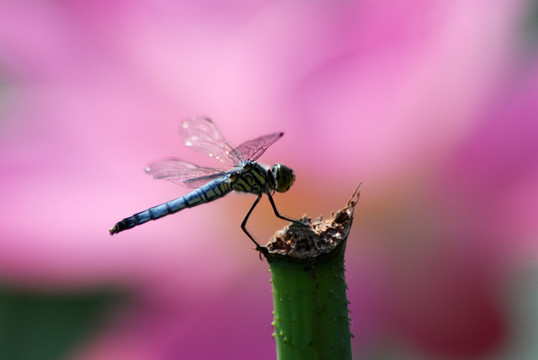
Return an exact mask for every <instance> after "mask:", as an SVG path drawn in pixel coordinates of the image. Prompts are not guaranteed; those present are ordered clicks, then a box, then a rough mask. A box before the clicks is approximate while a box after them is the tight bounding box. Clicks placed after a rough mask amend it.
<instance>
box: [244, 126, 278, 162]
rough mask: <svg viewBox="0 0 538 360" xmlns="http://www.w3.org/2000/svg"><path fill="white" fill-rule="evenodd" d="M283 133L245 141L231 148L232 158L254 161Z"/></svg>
mask: <svg viewBox="0 0 538 360" xmlns="http://www.w3.org/2000/svg"><path fill="white" fill-rule="evenodd" d="M282 135H284V133H283V132H279V133H274V134H269V135H265V136H260V137H259V138H256V139H254V140H249V141H245V142H244V143H242V144H241V145H239V146H238V147H237V148H235V149H234V150H233V154H234V158H237V159H238V160H240V162H242V161H254V160H256V159H257V158H259V157H260V156H262V154H263V153H264V152H265V150H267V148H268V147H269V146H271V145H273V144H274V143H275V142H276V141H277V140H278V139H280V138H281V137H282Z"/></svg>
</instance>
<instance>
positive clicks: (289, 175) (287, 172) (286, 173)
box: [271, 164, 295, 193]
mask: <svg viewBox="0 0 538 360" xmlns="http://www.w3.org/2000/svg"><path fill="white" fill-rule="evenodd" d="M271 175H272V176H273V179H274V184H275V190H276V191H278V192H281V193H282V192H286V191H288V190H289V188H290V187H291V185H292V184H293V182H294V181H295V175H293V170H292V169H290V168H289V167H287V166H286V165H283V164H275V165H273V167H272V168H271Z"/></svg>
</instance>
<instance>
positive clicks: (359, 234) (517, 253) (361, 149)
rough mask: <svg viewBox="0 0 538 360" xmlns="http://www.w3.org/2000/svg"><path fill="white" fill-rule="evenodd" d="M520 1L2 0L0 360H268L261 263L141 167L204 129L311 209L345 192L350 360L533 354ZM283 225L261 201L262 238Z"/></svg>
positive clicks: (302, 209)
mask: <svg viewBox="0 0 538 360" xmlns="http://www.w3.org/2000/svg"><path fill="white" fill-rule="evenodd" d="M537 9H538V6H537V3H536V2H531V1H523V0H493V1H492V0H455V1H425V0H406V1H397V2H395V1H388V0H381V1H374V0H362V1H230V2H222V1H214V0H204V1H192V2H190V1H189V2H187V1H178V2H173V1H141V0H134V1H122V0H114V1H108V0H106V1H105V0H96V1H82V0H62V1H60V0H58V1H52V0H49V1H44V0H43V1H31V2H30V1H24V2H21V1H15V0H3V1H1V2H0V169H1V170H0V212H1V219H2V220H0V284H1V285H0V324H1V325H0V358H2V359H4V358H5V359H30V358H36V359H47V358H67V359H135V360H136V359H141V360H142V359H179V358H181V359H195V358H198V359H215V358H219V359H274V358H275V349H274V347H275V345H274V341H273V340H272V338H271V333H272V328H271V326H270V323H271V320H272V315H271V309H272V295H271V291H270V290H271V287H270V283H269V278H270V274H268V273H267V264H266V263H265V262H262V261H260V260H259V259H258V255H257V253H256V252H255V251H253V250H252V244H251V243H250V241H249V240H248V238H247V237H246V236H245V235H244V234H243V233H242V231H241V229H240V228H239V224H240V223H241V220H242V219H243V216H244V214H245V213H246V211H247V210H248V208H249V206H250V204H251V203H252V201H253V200H254V197H253V196H248V195H243V196H241V195H229V196H228V197H227V198H225V199H222V200H220V201H218V202H214V203H211V204H207V205H204V206H201V207H198V208H194V209H190V210H188V211H185V212H182V213H180V214H176V215H174V216H169V217H166V218H163V219H160V220H159V221H156V222H151V223H148V224H146V225H144V226H141V227H139V228H136V229H132V230H129V231H127V232H124V233H121V234H119V235H117V236H114V237H111V236H110V235H109V234H108V231H107V230H108V228H109V227H111V226H112V225H113V224H114V223H115V222H116V221H118V220H120V219H122V218H123V217H126V216H129V215H131V214H133V213H134V212H138V211H140V210H144V209H146V208H148V207H149V206H152V205H157V204H159V203H162V202H164V201H167V200H170V199H172V198H175V197H177V196H180V195H182V194H184V193H185V192H186V190H185V189H182V188H180V187H177V186H175V185H173V184H171V183H167V182H160V181H154V180H151V179H150V178H149V177H147V176H146V175H145V174H144V173H143V168H144V166H145V165H146V164H147V163H148V162H150V161H153V160H155V159H159V158H162V157H167V156H178V157H182V158H185V159H188V160H190V161H193V162H197V163H200V164H203V165H206V166H211V165H216V166H218V164H216V163H213V162H212V160H211V159H205V158H204V157H203V156H202V155H201V154H197V153H194V152H192V151H189V150H188V149H186V148H185V147H184V146H183V145H182V141H181V139H180V138H179V136H178V127H179V124H180V122H181V120H182V119H184V118H185V117H187V116H189V115H192V114H205V115H209V116H211V117H212V118H213V119H214V120H215V121H216V123H217V124H218V125H219V127H220V128H221V130H222V132H223V133H224V134H225V135H226V136H227V137H228V138H229V139H230V140H231V141H232V142H234V143H236V144H239V143H240V142H242V141H245V140H248V139H251V138H254V137H257V136H259V135H262V134H266V133H270V132H275V131H284V132H285V136H284V137H283V138H282V139H281V140H280V141H279V142H278V143H276V144H275V145H273V146H272V147H271V148H270V149H269V150H268V151H267V152H266V153H265V154H264V156H263V157H262V159H261V160H262V162H265V163H268V164H273V163H274V162H282V163H285V164H287V165H288V166H290V167H292V168H293V169H294V172H295V173H296V176H297V181H296V183H295V185H294V186H293V187H292V188H291V189H290V191H289V192H288V193H286V194H278V195H277V196H276V197H275V201H276V203H277V206H278V207H279V209H280V211H281V212H282V213H283V214H286V215H288V216H290V217H300V216H302V215H303V214H305V213H307V214H309V215H310V216H312V217H317V216H318V215H320V214H323V215H325V216H327V215H329V214H330V212H331V211H333V210H336V209H338V208H340V207H342V206H343V205H344V204H345V203H346V202H347V200H348V198H349V197H350V195H351V194H352V192H353V190H354V189H355V187H356V185H357V184H358V183H359V182H360V181H362V182H363V184H362V195H361V200H360V203H359V204H358V207H357V210H356V218H355V223H354V228H353V230H352V234H351V236H350V238H349V244H348V250H347V257H346V267H347V281H348V285H349V292H348V297H349V299H350V301H351V312H352V313H351V318H352V323H351V327H352V332H353V333H354V335H355V337H354V339H353V351H354V357H355V358H357V359H457V358H465V359H535V358H538V342H537V341H536V339H537V338H536V335H537V334H538V306H537V304H538V239H537V235H538V226H537V216H536V215H537V209H538V61H537V59H538V56H537V55H538V53H537V49H538V48H537V46H536V45H537V41H536V40H537V36H536V34H537V18H538V15H537V14H538V11H537ZM284 225H285V224H284V223H283V222H282V221H280V220H278V219H275V218H274V216H273V215H272V211H271V208H270V206H269V204H268V203H266V201H264V202H263V204H262V205H260V206H259V208H258V209H257V210H256V212H255V213H254V214H253V217H252V218H251V220H250V222H249V228H250V230H251V232H252V233H253V234H254V235H255V236H256V237H257V238H258V239H259V240H260V242H265V241H266V240H268V239H269V238H270V236H271V235H272V234H273V232H274V231H276V230H278V229H279V228H281V227H282V226H284Z"/></svg>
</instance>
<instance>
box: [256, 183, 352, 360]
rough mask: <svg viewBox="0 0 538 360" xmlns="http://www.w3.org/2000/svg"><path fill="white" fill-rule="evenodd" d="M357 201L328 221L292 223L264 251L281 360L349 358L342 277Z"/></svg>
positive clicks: (346, 316)
mask: <svg viewBox="0 0 538 360" xmlns="http://www.w3.org/2000/svg"><path fill="white" fill-rule="evenodd" d="M358 198H359V192H358V187H357V189H356V190H355V192H354V193H353V196H352V198H351V200H349V202H348V204H347V205H346V206H345V207H344V208H342V209H340V210H338V211H337V212H336V213H335V214H333V216H332V217H331V218H330V219H327V220H323V219H321V217H320V218H319V219H317V220H316V221H314V222H313V223H312V222H311V220H310V219H309V218H306V217H305V218H303V219H302V222H304V223H305V224H306V226H304V225H303V226H301V225H298V224H293V223H292V224H291V225H289V226H288V227H286V228H285V229H283V230H281V231H279V232H277V233H276V234H275V236H273V238H272V239H271V241H270V242H269V243H268V244H267V245H266V246H265V247H264V248H263V251H262V253H263V254H264V255H265V257H266V258H267V261H268V262H269V266H270V270H271V274H272V279H271V282H272V285H273V302H274V322H273V326H274V328H275V332H274V334H273V336H274V337H275V338H276V346H277V357H278V359H280V360H288V359H294V360H301V359H339V360H342V359H351V336H352V335H351V333H350V331H349V321H350V318H349V310H348V304H349V301H348V300H347V297H346V289H347V285H346V283H345V277H344V253H345V247H346V240H347V236H348V234H349V230H350V228H351V224H352V222H353V210H354V207H355V204H356V203H357V201H358Z"/></svg>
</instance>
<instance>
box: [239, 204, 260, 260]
mask: <svg viewBox="0 0 538 360" xmlns="http://www.w3.org/2000/svg"><path fill="white" fill-rule="evenodd" d="M261 198H262V194H260V195H258V198H256V201H254V204H252V206H251V207H250V210H249V211H248V212H247V215H246V216H245V218H244V219H243V222H242V223H241V229H243V231H244V232H245V234H247V236H248V237H249V238H250V240H252V241H253V242H254V244H256V250H258V251H261V249H263V248H262V247H261V246H260V244H258V242H257V241H256V240H254V238H253V237H252V235H250V233H249V232H248V230H247V228H246V227H245V225H246V224H247V220H248V218H249V216H250V214H251V213H252V210H254V208H255V207H256V205H258V202H260V199H261Z"/></svg>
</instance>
